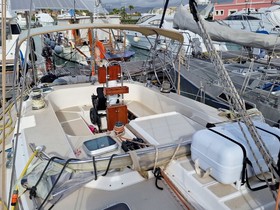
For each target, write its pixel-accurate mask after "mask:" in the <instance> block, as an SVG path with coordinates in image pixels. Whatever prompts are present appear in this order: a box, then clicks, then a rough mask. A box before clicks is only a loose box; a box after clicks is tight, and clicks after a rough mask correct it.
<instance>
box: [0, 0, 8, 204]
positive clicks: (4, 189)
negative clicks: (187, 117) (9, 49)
mask: <svg viewBox="0 0 280 210" xmlns="http://www.w3.org/2000/svg"><path fill="white" fill-rule="evenodd" d="M6 3H7V2H6V0H2V3H1V7H2V13H1V18H2V24H1V33H2V37H1V41H2V100H3V101H2V109H3V110H5V107H6V12H7V11H6V10H7V7H6V5H7V4H6ZM5 115H6V114H5V112H3V124H4V129H3V131H2V136H3V141H2V158H1V159H2V162H1V163H0V164H1V165H2V167H1V170H2V189H1V190H2V193H1V198H0V199H1V200H2V202H1V206H2V209H4V208H5V198H6V168H5V164H4V162H5V159H6V158H5V145H6V141H5V135H6V134H5V124H6V121H5Z"/></svg>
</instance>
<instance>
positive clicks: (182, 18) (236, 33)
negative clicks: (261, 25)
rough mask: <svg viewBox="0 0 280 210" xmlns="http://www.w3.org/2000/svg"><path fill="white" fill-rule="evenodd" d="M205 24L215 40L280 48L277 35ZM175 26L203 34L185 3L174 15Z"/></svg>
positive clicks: (248, 45)
mask: <svg viewBox="0 0 280 210" xmlns="http://www.w3.org/2000/svg"><path fill="white" fill-rule="evenodd" d="M204 25H205V28H206V30H207V31H208V33H209V35H210V37H211V39H212V40H213V41H218V42H231V43H235V44H239V45H242V46H247V47H255V48H262V49H266V50H277V51H279V50H280V37H278V36H276V35H267V34H260V33H253V32H246V31H242V30H237V29H232V28H230V27H228V26H225V25H221V24H219V23H217V22H208V21H204ZM173 28H176V29H181V30H189V31H192V32H193V33H196V34H199V35H201V32H200V30H199V28H198V26H197V23H196V22H195V21H194V19H193V16H192V14H191V13H190V12H189V10H188V9H187V8H186V7H184V6H183V5H181V6H179V7H178V8H177V11H176V13H175V15H174V20H173Z"/></svg>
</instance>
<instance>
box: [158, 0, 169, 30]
mask: <svg viewBox="0 0 280 210" xmlns="http://www.w3.org/2000/svg"><path fill="white" fill-rule="evenodd" d="M168 3H169V0H166V1H165V4H164V8H163V13H162V17H161V20H160V24H159V28H161V27H162V24H163V21H164V17H165V13H166V10H167V7H168Z"/></svg>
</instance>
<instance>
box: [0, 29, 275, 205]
mask: <svg viewBox="0 0 280 210" xmlns="http://www.w3.org/2000/svg"><path fill="white" fill-rule="evenodd" d="M80 28H81V29H84V28H90V29H95V30H98V29H101V30H102V29H105V28H109V29H121V30H132V31H137V32H142V33H143V34H144V35H145V36H149V35H150V36H152V35H155V34H158V35H161V36H166V37H167V38H169V39H174V40H175V41H177V42H179V43H181V44H182V43H183V36H182V35H181V34H180V33H178V32H174V31H169V30H164V29H159V28H147V27H139V26H134V25H108V24H104V25H100V24H73V25H68V26H53V27H50V28H47V27H43V28H36V29H32V30H31V31H30V35H31V36H34V35H39V34H47V33H52V32H54V31H64V30H76V29H80ZM28 35H29V33H23V34H21V35H20V38H19V42H18V44H19V45H20V44H21V43H22V42H23V41H24V40H25V39H26V38H27V37H29V36H28ZM124 73H125V72H124V69H123V68H122V67H121V66H120V63H118V62H115V61H114V62H109V63H107V64H106V65H105V66H102V67H100V68H98V76H97V77H96V80H98V82H97V81H96V82H95V83H94V84H92V83H87V84H76V85H62V86H52V85H51V86H46V84H42V86H38V87H37V88H34V89H33V90H32V91H31V92H29V94H28V96H29V98H27V99H26V100H24V101H22V102H21V103H22V106H20V107H21V109H20V110H18V109H15V110H18V111H19V113H18V114H17V115H16V116H18V118H19V120H18V121H17V125H16V131H15V133H14V135H13V140H12V139H11V142H12V143H13V147H12V148H11V150H7V151H6V152H9V155H8V157H9V159H8V160H7V164H6V165H7V166H8V167H9V166H11V165H12V168H9V169H7V175H10V174H11V173H12V175H11V177H15V179H16V180H13V181H12V182H11V183H12V185H11V188H10V193H12V192H14V195H13V199H11V202H12V204H11V205H12V208H13V207H14V206H16V207H17V205H18V207H19V208H20V209H24V210H28V209H34V208H37V209H48V208H52V209H62V208H68V209H89V208H90V209H107V210H108V209H111V210H112V209H120V208H121V209H239V208H241V207H242V208H245V209H249V208H253V209H256V208H272V207H274V206H275V200H274V199H273V197H272V196H271V194H269V193H268V191H269V189H268V188H265V189H263V188H261V189H259V191H258V192H255V191H251V190H250V187H249V186H248V185H249V183H250V184H251V185H250V186H251V187H253V188H254V187H255V186H259V184H260V183H259V182H257V183H255V176H254V175H253V174H251V173H245V171H246V170H243V169H242V168H246V164H245V163H246V162H245V161H244V160H246V159H247V158H248V159H250V160H251V161H252V164H253V165H252V167H253V168H254V169H255V173H256V174H259V173H260V171H259V170H258V169H257V166H256V163H255V161H254V158H253V155H254V157H256V156H255V154H256V153H257V159H258V161H259V162H261V163H260V164H261V166H262V169H263V170H262V172H263V173H265V174H269V173H268V168H267V166H265V164H263V159H262V157H261V156H260V155H259V153H258V149H257V148H256V147H253V151H254V152H250V151H251V150H250V149H249V148H250V147H249V145H248V144H247V143H246V142H245V138H244V136H243V134H242V131H241V130H239V129H240V127H239V126H241V127H242V128H243V133H245V134H246V136H247V138H246V139H249V141H250V142H251V143H252V139H251V138H250V137H249V133H248V130H247V128H246V127H245V126H244V125H243V123H242V122H232V121H231V120H230V119H229V118H227V117H226V115H227V114H226V113H225V112H223V111H219V110H217V109H215V108H212V107H210V106H207V105H205V104H203V103H200V102H197V101H194V100H192V99H189V98H186V97H183V96H180V95H178V94H176V93H172V92H170V91H169V88H168V85H167V84H165V86H163V87H162V91H160V90H159V89H158V88H156V87H150V86H149V85H146V84H143V83H137V82H133V81H123V75H124ZM23 91H24V90H23ZM11 110H14V109H11ZM12 113H13V112H12ZM16 116H15V117H16ZM235 120H237V119H235ZM254 124H255V125H256V126H258V127H259V132H260V135H261V137H262V138H263V140H264V141H265V145H266V146H267V147H268V148H269V151H270V154H272V157H273V158H274V160H276V159H277V155H278V152H279V142H278V139H277V136H279V135H280V131H279V129H277V128H273V127H270V126H269V125H267V124H265V123H264V122H262V118H261V115H257V116H255V117H254ZM210 127H212V128H210ZM231 139H233V141H234V140H236V141H237V142H236V143H233V142H232V141H231ZM238 142H240V143H238ZM244 148H245V149H244ZM246 150H247V153H246V152H244V151H246ZM12 158H13V159H12ZM13 163H14V165H13ZM200 168H201V170H200ZM202 170H205V171H206V174H205V175H204V176H201V175H202V173H203V172H202ZM248 170H249V168H248ZM243 175H244V176H245V175H246V176H245V177H246V179H243V177H244V176H243ZM160 180H162V181H160ZM163 180H164V181H163ZM245 180H246V181H247V184H248V185H246V184H245ZM7 181H8V183H10V180H7ZM252 181H254V183H253V182H252ZM10 193H9V196H11V195H10ZM17 194H18V197H19V199H20V201H19V202H17V200H16V199H14V198H15V197H16V196H17ZM1 200H2V202H3V198H2V199H1ZM237 200H238V202H236V201H237ZM8 205H9V206H10V203H9V204H8Z"/></svg>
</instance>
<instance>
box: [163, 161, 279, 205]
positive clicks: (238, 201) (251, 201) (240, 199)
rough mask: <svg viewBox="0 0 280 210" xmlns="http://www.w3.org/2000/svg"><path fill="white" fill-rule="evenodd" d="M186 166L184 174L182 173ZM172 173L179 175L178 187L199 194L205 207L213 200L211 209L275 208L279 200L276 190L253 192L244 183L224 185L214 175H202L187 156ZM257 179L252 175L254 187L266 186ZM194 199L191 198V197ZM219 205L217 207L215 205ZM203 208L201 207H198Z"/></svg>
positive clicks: (178, 162)
mask: <svg viewBox="0 0 280 210" xmlns="http://www.w3.org/2000/svg"><path fill="white" fill-rule="evenodd" d="M179 169H180V170H181V169H183V171H184V173H183V175H182V174H181V173H180V174H179V173H178V171H180V170H179ZM167 174H168V176H169V177H170V178H171V179H172V177H176V178H177V179H178V178H179V180H180V181H179V183H180V184H178V182H176V181H175V180H174V181H175V182H176V183H177V184H178V185H177V187H179V188H180V187H184V188H186V189H185V190H186V191H188V192H189V194H190V195H191V196H194V197H198V198H199V199H200V202H201V203H200V202H199V203H200V204H201V205H202V206H204V205H203V204H204V202H205V203H209V202H210V203H211V204H212V206H209V209H238V210H239V209H243V210H248V209H273V208H274V207H275V201H274V198H273V196H272V193H271V192H270V190H269V189H268V188H265V189H262V190H258V191H252V190H249V189H248V188H247V187H245V185H244V186H241V187H240V189H237V187H236V186H235V185H234V184H228V185H225V184H221V183H219V182H217V181H216V180H215V179H213V178H212V177H211V176H206V177H204V178H202V177H201V176H200V175H198V174H197V173H196V171H195V166H194V163H193V161H192V160H191V157H190V156H188V158H184V159H182V160H178V161H176V164H175V165H172V166H170V168H168V169H167ZM256 181H257V179H256V178H255V177H252V178H250V179H249V182H250V183H251V185H252V187H253V188H254V187H256V186H260V185H264V184H265V183H264V182H261V183H260V182H256ZM189 199H190V200H189V202H191V198H189ZM213 207H215V208H213ZM195 208H198V209H200V208H201V207H199V206H195Z"/></svg>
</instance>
